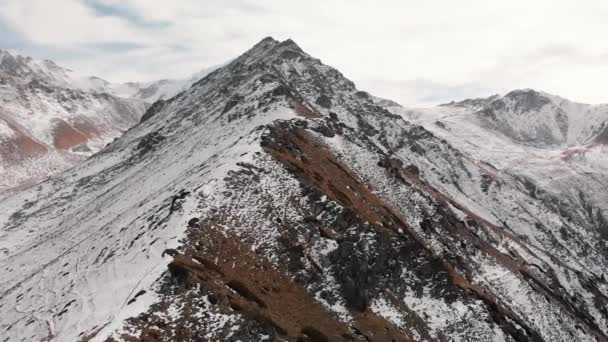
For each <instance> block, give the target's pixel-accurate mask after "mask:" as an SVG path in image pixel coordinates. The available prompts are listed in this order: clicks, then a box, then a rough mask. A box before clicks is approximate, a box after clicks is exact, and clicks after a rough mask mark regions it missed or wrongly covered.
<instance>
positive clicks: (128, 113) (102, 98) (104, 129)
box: [0, 50, 146, 189]
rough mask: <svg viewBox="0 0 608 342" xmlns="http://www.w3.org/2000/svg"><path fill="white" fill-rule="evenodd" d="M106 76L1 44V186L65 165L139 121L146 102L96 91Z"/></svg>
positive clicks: (91, 151) (31, 178)
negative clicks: (25, 54) (85, 72)
mask: <svg viewBox="0 0 608 342" xmlns="http://www.w3.org/2000/svg"><path fill="white" fill-rule="evenodd" d="M103 82H104V81H103V80H101V79H97V78H83V77H79V76H75V75H74V73H73V72H72V71H70V70H68V69H65V68H62V67H60V66H58V65H57V64H55V63H53V62H51V61H48V60H45V61H38V60H34V59H32V58H29V57H23V56H20V55H16V54H15V55H14V54H11V53H9V52H7V51H3V50H0V103H1V106H0V141H1V142H2V144H1V146H0V189H7V188H12V187H15V186H19V185H23V184H24V183H26V184H27V183H28V182H33V181H35V180H37V179H40V178H43V177H46V176H48V175H50V174H53V173H55V172H58V171H62V170H64V169H66V168H68V167H70V166H72V165H74V164H75V163H78V162H79V161H81V160H83V159H84V158H86V157H87V156H89V155H91V154H92V153H94V152H96V151H98V150H100V149H101V148H103V147H104V146H105V145H106V144H107V143H109V142H110V141H111V140H112V139H114V138H115V137H117V136H119V135H120V134H121V133H122V132H123V131H126V130H127V129H128V128H129V127H131V126H132V125H134V124H135V123H137V122H138V120H139V118H140V117H141V115H142V114H143V112H144V111H145V109H146V104H145V103H144V102H143V101H141V100H134V99H125V98H120V97H117V96H113V95H110V94H106V93H101V92H97V91H95V90H94V88H96V87H101V85H102V84H104V83H103Z"/></svg>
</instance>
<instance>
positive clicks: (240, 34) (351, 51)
mask: <svg viewBox="0 0 608 342" xmlns="http://www.w3.org/2000/svg"><path fill="white" fill-rule="evenodd" d="M606 18H608V2H605V1H597V0H579V1H576V2H574V1H569V0H568V1H566V0H536V1H520V0H511V1H503V2H496V1H492V2H490V1H483V0H463V1H445V0H443V1H439V0H428V1H419V0H415V1H412V0H400V1H396V0H395V1H392V0H377V1H346V0H333V1H317V0H310V1H306V2H304V1H289V0H286V1H270V0H256V1H249V0H224V1H204V2H203V1H198V0H176V1H159V0H53V1H46V0H2V1H0V47H6V48H12V49H15V50H18V51H20V52H22V53H24V54H30V55H33V56H34V57H37V58H51V59H54V60H55V61H56V62H58V63H60V64H63V65H67V66H69V67H71V68H73V69H76V70H79V71H81V72H85V73H89V74H95V75H98V76H101V77H104V78H106V79H109V80H111V81H131V80H153V79H158V78H178V77H184V76H187V75H189V74H192V73H194V72H195V71H197V70H199V69H202V68H204V67H207V66H210V65H216V64H219V63H222V62H224V61H226V60H228V59H230V58H233V57H235V56H236V55H238V54H240V53H242V52H243V51H244V50H246V49H247V48H249V47H250V46H251V45H253V44H254V43H256V42H257V41H258V40H260V39H262V38H263V37H265V36H269V35H270V36H274V37H275V38H277V39H285V38H292V39H294V40H295V41H296V42H298V44H300V46H302V48H303V49H304V50H306V51H307V52H309V53H310V54H312V55H314V56H315V57H318V58H321V59H322V60H323V62H325V63H327V64H330V65H332V66H334V67H336V68H338V69H340V70H341V71H342V72H343V73H344V74H345V75H346V76H347V77H349V78H351V79H352V80H353V81H355V83H357V85H358V87H359V88H361V89H365V90H368V91H370V92H372V93H374V94H376V95H379V96H384V97H388V98H391V99H394V100H397V101H399V102H401V103H403V104H406V105H428V104H437V103H441V102H447V101H450V100H458V99H461V98H463V97H477V96H487V95H490V94H492V93H500V92H505V91H508V90H510V89H513V88H536V89H539V90H544V91H547V92H552V93H556V94H558V95H562V96H564V97H568V98H571V99H574V100H578V101H583V102H590V103H598V102H608V93H606V92H605V91H604V83H605V81H604V80H606V79H608V59H607V58H606V57H608V40H606V39H605V36H606V33H608V21H607V20H606Z"/></svg>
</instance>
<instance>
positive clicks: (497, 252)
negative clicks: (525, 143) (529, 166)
mask: <svg viewBox="0 0 608 342" xmlns="http://www.w3.org/2000/svg"><path fill="white" fill-rule="evenodd" d="M378 103H381V104H382V103H384V104H389V103H390V102H387V101H382V102H379V101H378V100H377V99H376V98H374V97H372V96H370V95H369V94H367V93H365V92H361V91H358V90H357V89H356V88H355V86H354V84H353V83H352V82H351V81H349V80H348V79H346V78H345V77H344V76H343V75H342V74H341V73H340V72H339V71H337V70H335V69H333V68H331V67H329V66H326V65H323V64H322V63H321V62H320V61H319V60H318V59H315V58H313V57H311V56H309V55H308V54H306V53H305V52H304V51H302V50H301V49H300V48H299V47H298V46H297V45H296V44H295V43H294V42H293V41H291V40H287V41H284V42H278V41H276V40H274V39H272V38H266V39H264V40H262V41H261V42H260V43H258V44H257V45H256V46H254V47H253V48H252V49H251V50H249V51H248V52H246V53H245V54H243V55H241V56H240V57H238V58H237V59H235V60H233V61H232V62H231V63H229V64H228V65H226V66H224V67H222V68H219V69H218V70H216V71H214V72H212V73H210V74H209V75H207V76H206V77H205V78H203V79H202V80H200V81H199V82H196V83H195V84H194V85H193V86H192V87H191V88H189V89H188V90H186V91H185V92H183V93H181V94H179V95H177V96H176V97H174V98H171V99H168V100H166V101H159V102H156V103H155V104H154V105H153V106H152V107H151V108H150V109H149V110H148V111H147V112H146V114H145V115H144V116H143V119H142V121H141V122H140V123H139V124H138V125H136V126H135V127H133V128H132V129H130V130H129V131H128V132H126V133H125V134H124V135H123V136H121V137H120V138H119V139H117V140H116V141H114V142H113V143H111V144H110V145H109V146H108V147H106V148H105V149H103V150H102V151H100V152H99V153H97V154H95V155H94V156H93V157H92V158H90V159H88V160H87V161H85V162H84V163H82V164H80V165H78V166H76V167H74V168H72V169H71V170H69V171H67V172H64V173H62V174H61V175H58V176H56V177H54V178H52V179H50V180H48V181H46V182H43V183H41V184H40V185H38V186H37V187H33V188H30V189H27V190H25V191H22V192H20V193H18V194H15V195H12V196H8V197H5V198H3V199H0V207H1V208H3V209H4V208H6V209H5V210H3V211H2V212H0V261H1V262H0V265H2V267H1V269H0V332H1V334H2V335H1V336H2V337H5V336H6V337H5V338H6V339H8V340H9V341H31V340H41V339H47V340H52V339H55V340H58V341H73V340H86V341H89V340H100V341H104V340H125V341H149V340H153V341H155V340H162V341H167V340H184V341H224V340H242V341H258V340H290V341H291V340H305V341H306V340H308V341H340V340H351V341H352V340H354V341H365V340H368V341H369V340H372V341H376V340H377V341H448V340H449V341H489V340H493V341H526V340H529V341H573V340H574V341H589V340H594V339H596V340H600V341H605V340H606V339H607V338H606V336H607V335H608V324H607V320H608V313H607V312H606V305H607V304H608V298H607V295H608V283H607V282H606V275H605V270H606V266H608V260H607V258H608V257H607V256H608V253H606V251H607V250H608V246H607V245H606V240H605V238H602V229H603V227H605V220H604V221H602V219H603V217H605V216H604V215H606V211H605V208H603V207H598V206H595V205H594V204H592V203H591V202H588V201H587V199H588V198H587V197H586V194H584V196H580V200H579V201H578V202H576V203H570V202H567V201H566V202H563V201H562V199H561V198H554V197H553V193H552V192H549V191H548V190H547V189H544V188H542V187H533V188H530V185H529V183H526V181H525V179H523V178H521V177H519V176H518V175H516V174H512V173H510V172H507V171H503V170H500V169H498V168H496V167H492V166H491V165H489V164H488V163H485V162H481V161H480V160H478V159H477V158H475V156H474V155H472V154H469V152H468V151H466V150H465V149H464V144H465V143H466V142H462V144H463V145H459V141H458V140H453V142H450V141H448V140H447V139H444V138H442V137H441V136H438V135H436V134H434V133H432V132H431V131H429V130H427V129H425V128H423V127H422V126H420V125H416V124H413V123H411V122H408V121H406V120H404V119H403V118H402V117H401V116H400V115H396V114H394V113H391V112H390V111H388V110H386V109H385V108H383V107H381V106H379V105H378ZM438 110H446V111H449V110H455V109H453V108H451V109H447V108H443V109H438ZM463 111H464V110H463ZM406 114H407V113H406ZM453 114H454V113H450V114H448V115H453ZM473 116H474V117H475V115H473ZM412 117H418V119H417V120H422V119H420V118H422V117H423V115H422V114H420V115H418V114H412ZM604 181H605V179H602V178H599V179H597V182H598V184H599V183H602V182H604ZM604 184H605V183H604ZM585 189H586V188H585ZM571 198H573V197H569V199H571ZM583 201H586V202H584V203H586V204H585V205H583V204H582V203H583ZM602 222H604V223H602Z"/></svg>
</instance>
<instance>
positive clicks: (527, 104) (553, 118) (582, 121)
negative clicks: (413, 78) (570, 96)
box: [450, 89, 608, 147]
mask: <svg viewBox="0 0 608 342" xmlns="http://www.w3.org/2000/svg"><path fill="white" fill-rule="evenodd" d="M450 105H451V106H460V107H466V108H469V109H475V110H476V112H475V115H476V116H477V117H478V118H479V119H480V120H481V121H482V122H483V123H484V125H486V126H487V127H490V128H492V129H494V130H496V131H497V132H499V133H502V134H504V135H505V136H507V137H509V138H511V139H513V140H515V141H517V142H520V143H524V144H527V145H532V146H539V147H542V146H573V145H580V144H584V143H590V142H593V141H594V139H596V138H597V136H598V135H599V134H600V133H601V132H602V130H603V129H605V128H606V127H608V104H602V105H588V104H582V103H576V102H572V101H569V100H566V99H563V98H561V97H558V96H555V95H550V94H547V93H542V92H538V91H535V90H531V89H523V90H515V91H512V92H510V93H508V94H506V95H505V96H502V97H500V96H492V97H490V98H487V99H477V100H465V101H463V102H459V103H452V104H450Z"/></svg>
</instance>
